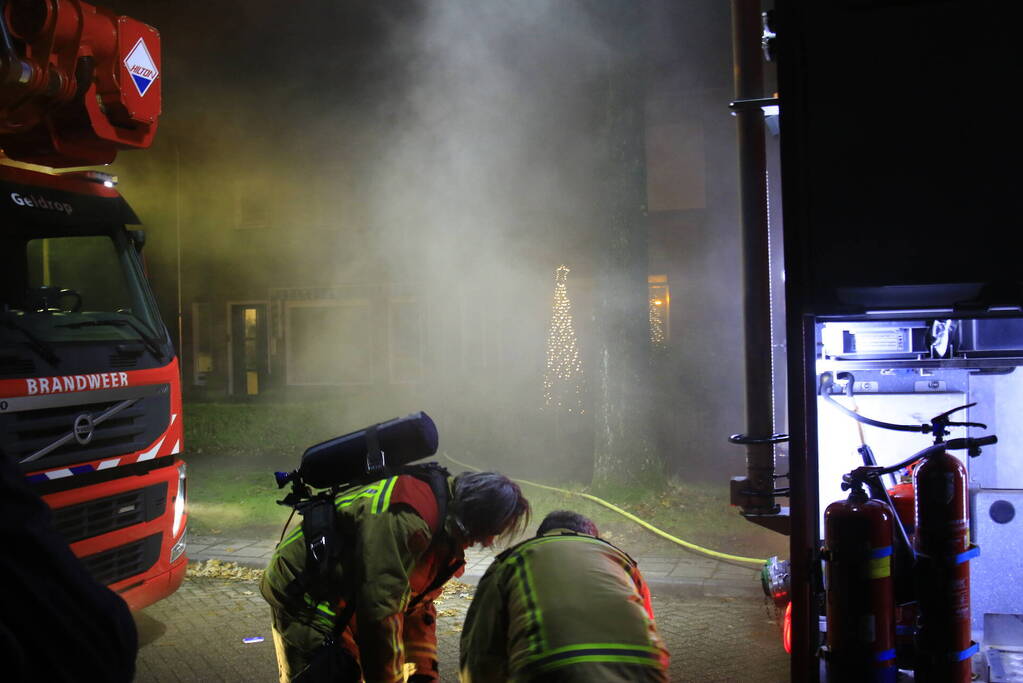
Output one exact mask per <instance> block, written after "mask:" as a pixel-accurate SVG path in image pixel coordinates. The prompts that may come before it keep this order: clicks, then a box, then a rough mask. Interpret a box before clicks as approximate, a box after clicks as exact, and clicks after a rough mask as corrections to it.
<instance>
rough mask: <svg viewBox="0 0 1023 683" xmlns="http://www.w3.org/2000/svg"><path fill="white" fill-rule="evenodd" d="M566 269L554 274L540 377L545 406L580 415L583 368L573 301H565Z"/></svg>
mask: <svg viewBox="0 0 1023 683" xmlns="http://www.w3.org/2000/svg"><path fill="white" fill-rule="evenodd" d="M568 272H569V269H568V266H565V265H560V266H558V268H557V270H556V271H554V309H553V311H552V312H551V326H550V330H549V331H548V332H547V370H546V371H545V372H544V377H543V397H544V406H545V407H546V408H549V409H552V410H557V409H561V410H565V411H567V412H569V413H575V414H580V415H581V414H582V413H584V412H585V410H584V409H583V366H582V360H581V359H580V358H579V346H578V344H577V342H576V337H575V327H574V326H573V325H572V302H571V301H569V299H568V290H567V286H566V284H567V281H568Z"/></svg>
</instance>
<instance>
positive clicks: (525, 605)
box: [460, 530, 668, 683]
mask: <svg viewBox="0 0 1023 683" xmlns="http://www.w3.org/2000/svg"><path fill="white" fill-rule="evenodd" d="M460 664H461V670H462V681H463V683H481V682H483V683H489V682H491V681H495V682H496V681H506V680H510V681H531V680H535V679H538V678H541V677H542V679H543V680H544V681H549V680H550V681H569V680H572V681H575V680H580V681H582V680H586V681H594V682H598V683H599V682H601V681H667V673H666V672H667V667H668V652H667V650H666V649H665V647H664V644H663V642H662V641H661V639H660V637H659V636H658V634H657V630H656V627H655V625H654V621H653V614H652V612H651V609H650V607H649V590H648V589H647V587H646V583H645V582H644V581H643V577H642V576H641V575H640V573H639V570H638V569H637V568H636V566H635V563H634V562H633V561H632V560H631V558H629V557H628V555H626V554H625V553H623V552H622V551H620V550H618V549H617V548H615V547H614V546H612V545H611V544H609V543H606V542H605V541H602V540H600V539H598V538H594V537H592V536H587V535H584V534H576V533H572V532H566V531H562V530H555V531H552V532H550V533H548V534H546V535H544V536H541V537H537V538H534V539H530V540H528V541H525V542H524V543H521V544H519V545H518V546H516V547H514V548H512V549H511V550H509V551H506V552H505V553H502V555H501V556H499V558H498V559H497V560H496V561H495V562H494V563H493V564H492V565H491V567H490V569H489V570H488V571H487V573H486V574H485V575H484V577H483V579H482V580H481V581H480V584H479V586H478V588H477V590H476V596H475V597H474V599H473V602H472V605H470V607H469V612H468V614H467V615H466V619H465V625H464V626H463V629H462V638H461V657H460Z"/></svg>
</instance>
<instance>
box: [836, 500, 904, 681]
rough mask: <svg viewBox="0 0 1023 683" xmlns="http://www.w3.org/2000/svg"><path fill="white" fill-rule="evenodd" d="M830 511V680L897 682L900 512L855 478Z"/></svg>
mask: <svg viewBox="0 0 1023 683" xmlns="http://www.w3.org/2000/svg"><path fill="white" fill-rule="evenodd" d="M849 486H850V488H851V490H850V492H849V497H848V499H846V500H840V501H835V502H834V503H832V504H831V505H829V506H828V508H827V510H825V512H824V560H825V588H826V590H827V628H828V632H827V643H828V654H827V664H828V680H829V681H832V682H837V683H865V682H869V683H894V682H895V680H896V676H897V669H896V666H895V604H894V584H893V581H892V526H893V522H892V520H893V519H894V512H893V511H892V509H891V507H889V506H888V505H887V504H886V503H883V502H881V501H879V500H872V499H870V498H868V497H867V494H866V492H865V491H864V490H863V487H862V481H857V480H853V481H851V482H850V483H849Z"/></svg>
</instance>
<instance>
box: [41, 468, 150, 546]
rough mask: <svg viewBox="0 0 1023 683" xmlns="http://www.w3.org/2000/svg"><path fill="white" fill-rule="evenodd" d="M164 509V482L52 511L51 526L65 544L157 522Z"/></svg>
mask: <svg viewBox="0 0 1023 683" xmlns="http://www.w3.org/2000/svg"><path fill="white" fill-rule="evenodd" d="M166 509H167V482H160V483H159V484H154V485H153V486H147V487H146V488H144V489H136V490H134V491H126V492H125V493H121V494H118V495H116V496H108V497H106V498H99V499H97V500H90V501H87V502H85V503H79V504H78V505H68V506H67V507H62V508H57V509H56V510H54V511H53V523H54V526H55V527H56V529H57V531H58V532H59V533H60V534H61V535H62V536H64V538H65V539H66V540H67V542H68V543H74V542H76V541H81V540H83V539H86V538H92V537H93V536H99V535H100V534H105V533H107V532H110V531H115V530H117V529H123V528H125V527H129V526H132V525H134V524H142V523H143V522H150V521H152V520H154V519H157V518H158V517H160V515H162V514H163V513H164V511H165V510H166Z"/></svg>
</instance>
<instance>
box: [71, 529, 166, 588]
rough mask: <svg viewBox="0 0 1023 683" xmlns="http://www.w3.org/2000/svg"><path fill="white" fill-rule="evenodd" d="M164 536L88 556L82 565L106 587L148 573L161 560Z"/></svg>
mask: <svg viewBox="0 0 1023 683" xmlns="http://www.w3.org/2000/svg"><path fill="white" fill-rule="evenodd" d="M162 542H163V534H153V535H152V536H147V537H146V538H143V539H140V540H138V541H135V542H133V543H128V544H127V545H122V546H119V547H117V548H111V549H110V550H104V551H103V552H101V553H96V554H95V555H87V556H85V557H83V558H81V560H82V564H83V565H85V569H86V570H87V571H88V572H89V573H90V574H91V575H92V577H93V578H94V579H96V580H97V581H99V582H100V583H101V584H103V585H104V586H109V585H111V584H114V583H117V582H118V581H123V580H124V579H127V578H129V577H131V576H136V575H138V574H141V573H143V572H145V571H147V570H148V569H149V568H150V567H152V566H153V565H154V564H156V561H157V560H158V559H159V558H160V545H161V543H162Z"/></svg>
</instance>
